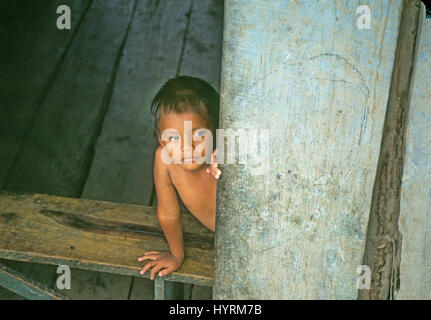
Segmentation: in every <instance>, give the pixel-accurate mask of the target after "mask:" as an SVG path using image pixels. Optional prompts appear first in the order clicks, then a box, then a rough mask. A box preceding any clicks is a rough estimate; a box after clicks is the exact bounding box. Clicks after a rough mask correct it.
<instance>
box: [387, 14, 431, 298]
mask: <svg viewBox="0 0 431 320" xmlns="http://www.w3.org/2000/svg"><path fill="white" fill-rule="evenodd" d="M430 100H431V19H424V20H423V25H422V32H421V40H420V44H419V52H418V58H417V63H416V71H415V76H414V89H413V91H412V99H411V104H410V113H409V119H408V126H407V136H406V151H405V161H404V173H403V183H402V189H401V205H400V221H399V229H400V232H401V234H402V250H401V255H400V281H399V282H400V285H399V287H398V288H397V290H398V292H397V293H396V296H395V297H396V299H431V291H430V288H431V250H430V248H431V233H430V230H431V143H430V142H431V108H430Z"/></svg>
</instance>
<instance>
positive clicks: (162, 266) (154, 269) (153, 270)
mask: <svg viewBox="0 0 431 320" xmlns="http://www.w3.org/2000/svg"><path fill="white" fill-rule="evenodd" d="M164 267H165V266H164V265H163V264H161V263H158V264H157V265H155V266H154V267H153V269H151V277H150V278H151V280H154V277H155V276H156V274H157V272H159V271H160V270H162V269H163V268H164Z"/></svg>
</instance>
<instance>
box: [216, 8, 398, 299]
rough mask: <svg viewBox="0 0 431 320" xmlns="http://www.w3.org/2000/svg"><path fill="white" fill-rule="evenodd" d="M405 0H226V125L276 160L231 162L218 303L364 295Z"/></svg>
mask: <svg viewBox="0 0 431 320" xmlns="http://www.w3.org/2000/svg"><path fill="white" fill-rule="evenodd" d="M402 7H403V1H402V0H395V1H378V2H377V1H376V2H368V5H367V6H359V4H358V2H357V1H349V2H346V1H341V0H334V1H327V2H320V1H301V2H300V1H284V0H274V1H258V0H236V1H232V0H226V2H225V24H224V50H223V62H222V64H223V68H222V69H223V70H222V83H221V106H222V110H221V115H220V125H221V128H225V129H227V128H232V129H240V128H243V129H245V130H246V131H247V130H248V132H250V131H251V130H252V129H253V130H256V129H257V130H258V131H259V130H262V129H269V157H268V159H267V160H266V163H267V170H266V171H264V172H263V174H261V175H258V174H256V172H255V169H256V165H254V164H251V163H250V162H248V163H247V164H235V165H232V164H230V165H227V164H226V165H223V166H222V170H223V171H224V173H223V178H222V179H221V181H220V184H219V189H218V200H217V201H218V203H217V225H216V242H215V245H216V271H215V286H214V297H215V298H216V299H223V298H227V299H305V298H311V299H335V298H338V299H340V298H344V299H355V298H356V297H357V292H358V290H357V278H358V277H357V269H358V267H359V266H360V265H361V264H362V258H363V254H364V247H365V237H366V234H367V222H368V217H369V210H370V202H371V198H372V190H373V183H374V177H375V174H376V166H377V160H378V155H379V150H380V142H381V138H382V127H383V122H384V118H385V111H386V106H387V103H388V93H389V88H390V81H391V75H392V70H393V65H394V57H395V51H396V45H397V37H398V31H399V25H400V17H401V10H402ZM258 133H259V132H258ZM243 141H244V140H243ZM246 141H247V140H246ZM240 147H241V146H240ZM226 152H227V151H226V150H225V153H226ZM261 159H263V160H265V157H262V158H261ZM248 160H250V154H249V158H248ZM225 161H226V160H225Z"/></svg>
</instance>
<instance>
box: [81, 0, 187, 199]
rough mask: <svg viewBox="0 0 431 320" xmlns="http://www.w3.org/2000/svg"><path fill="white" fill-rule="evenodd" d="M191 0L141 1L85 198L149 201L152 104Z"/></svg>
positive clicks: (174, 60) (177, 48) (170, 69)
mask: <svg viewBox="0 0 431 320" xmlns="http://www.w3.org/2000/svg"><path fill="white" fill-rule="evenodd" d="M188 7H189V1H169V0H161V1H140V2H139V3H138V7H137V9H136V10H137V14H136V17H135V19H134V21H133V24H132V26H131V30H130V34H129V38H128V41H127V44H126V47H125V50H124V55H123V59H122V61H121V64H120V66H119V69H118V76H117V79H116V83H115V89H114V92H113V95H112V99H111V102H110V106H109V110H108V112H107V115H106V119H105V121H104V124H103V130H102V133H101V135H100V137H99V139H98V141H97V145H96V150H95V155H94V160H93V163H92V166H91V170H90V173H89V176H88V179H87V181H86V183H85V187H84V190H83V193H82V197H83V198H87V199H99V200H108V201H115V202H121V203H133V204H145V205H150V201H151V192H152V187H153V160H154V151H155V147H156V143H157V140H156V139H155V138H154V137H153V126H152V121H151V112H150V103H151V99H152V98H153V96H154V95H155V94H156V92H157V90H158V89H159V88H160V87H161V86H162V85H163V83H164V82H165V81H166V80H167V79H169V78H171V77H173V76H174V75H175V70H176V68H177V65H178V60H179V57H180V55H181V46H182V39H183V34H184V32H185V28H186V13H187V10H188Z"/></svg>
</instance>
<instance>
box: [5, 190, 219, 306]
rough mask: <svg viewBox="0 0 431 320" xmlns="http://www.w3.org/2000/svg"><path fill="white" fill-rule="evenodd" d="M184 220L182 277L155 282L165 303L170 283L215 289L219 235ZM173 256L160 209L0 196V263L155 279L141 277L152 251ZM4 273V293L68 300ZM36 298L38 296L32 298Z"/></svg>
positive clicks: (178, 273) (186, 217) (176, 274)
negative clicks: (215, 242)
mask: <svg viewBox="0 0 431 320" xmlns="http://www.w3.org/2000/svg"><path fill="white" fill-rule="evenodd" d="M181 219H182V224H183V230H184V246H185V259H184V263H183V265H182V266H181V268H179V269H178V270H177V271H176V272H173V273H172V274H170V275H168V276H166V277H163V278H162V279H160V278H158V277H156V279H155V298H156V299H163V298H164V281H175V282H183V283H190V284H197V285H201V286H212V283H213V272H214V262H213V239H214V236H213V233H212V232H211V231H209V230H207V229H206V228H205V227H204V226H202V225H201V224H200V223H199V221H197V219H195V218H194V217H193V216H192V215H191V214H190V213H188V212H183V213H182V214H181ZM167 249H168V245H167V242H166V239H165V237H164V235H163V232H162V230H161V228H160V226H159V224H158V221H157V216H156V208H154V207H145V206H138V205H129V204H120V203H113V202H106V201H98V200H87V199H73V198H65V197H57V196H50V195H42V194H14V193H7V192H1V193H0V258H3V259H9V260H16V261H25V262H35V263H42V264H51V265H68V266H70V267H72V268H80V269H87V270H93V271H99V272H109V273H115V274H120V275H130V276H136V277H146V278H148V277H149V272H147V273H146V274H145V275H140V273H139V271H140V270H141V269H142V267H143V265H141V264H140V263H139V262H138V261H137V258H138V257H139V256H141V255H143V253H144V252H145V251H149V250H167ZM0 271H1V272H0V286H5V287H6V288H7V289H9V290H11V291H13V292H15V293H17V294H20V295H23V296H25V297H27V298H32V297H33V298H38V297H39V298H40V297H43V298H49V297H53V298H61V297H63V295H62V294H59V295H57V296H56V295H55V293H53V292H52V291H51V290H49V289H48V290H45V288H44V286H43V285H40V284H37V282H35V281H32V280H29V279H26V277H25V276H22V275H20V274H19V273H17V272H15V271H14V270H10V269H8V268H7V267H5V266H0ZM29 286H30V288H29ZM32 288H33V289H34V288H37V290H33V289H32ZM44 290H45V291H44ZM29 292H30V293H29ZM31 292H37V293H36V294H35V295H34V296H32V295H31ZM41 292H42V293H41ZM43 292H45V293H43Z"/></svg>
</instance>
